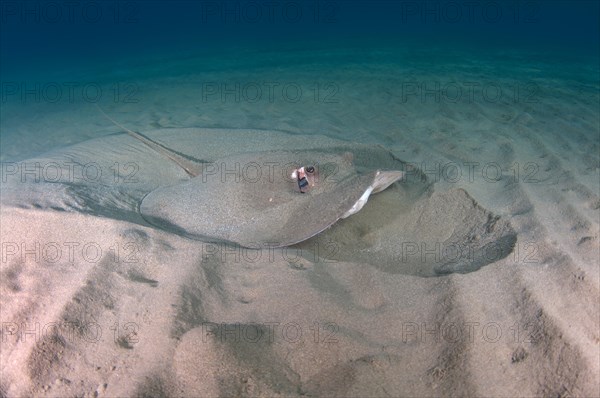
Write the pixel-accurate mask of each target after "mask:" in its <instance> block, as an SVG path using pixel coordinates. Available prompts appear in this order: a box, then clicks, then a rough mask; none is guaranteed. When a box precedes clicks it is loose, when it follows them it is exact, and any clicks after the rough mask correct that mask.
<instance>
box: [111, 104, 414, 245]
mask: <svg viewBox="0 0 600 398" xmlns="http://www.w3.org/2000/svg"><path fill="white" fill-rule="evenodd" d="M101 111H102V110H101ZM102 113H103V114H104V116H105V117H107V118H108V119H109V120H110V121H112V122H113V123H115V124H116V125H117V126H119V127H120V128H122V129H123V130H125V131H126V132H127V133H128V134H129V135H130V136H131V137H133V138H135V139H137V140H139V141H140V142H142V143H144V144H145V145H146V146H148V147H149V148H151V149H152V150H154V151H155V152H156V153H157V154H159V155H162V156H164V157H166V158H168V159H169V160H171V161H172V162H174V163H175V164H177V165H178V166H179V167H181V168H182V169H183V170H184V171H185V172H186V173H187V174H188V175H189V176H190V180H189V181H185V182H182V183H178V184H175V185H169V186H164V187H160V188H157V189H155V190H153V191H151V192H150V193H148V194H147V195H146V196H145V197H144V198H143V200H142V201H141V203H140V206H139V211H140V214H141V215H142V217H143V218H144V219H145V220H146V221H147V222H148V223H150V224H152V225H154V226H157V227H159V228H162V229H167V230H177V231H180V232H182V234H184V235H186V236H188V237H191V238H196V239H200V240H208V241H210V240H218V241H225V242H229V243H234V244H239V245H241V246H244V247H249V248H261V247H265V245H267V246H269V247H283V246H289V245H292V244H295V243H298V242H302V241H304V240H306V239H309V238H311V237H313V236H315V235H316V234H318V233H320V232H322V231H323V230H325V229H327V228H329V227H330V226H331V225H333V224H334V223H335V222H336V221H338V220H340V219H343V218H346V217H349V216H351V215H352V214H355V213H357V212H358V211H360V209H362V208H363V206H364V205H365V204H366V203H367V200H368V198H369V196H370V195H371V194H374V193H378V192H381V191H383V190H384V189H386V188H387V187H389V186H390V185H391V184H393V183H395V182H396V181H398V180H400V179H401V178H402V176H403V175H404V172H403V171H400V170H379V169H376V170H362V171H361V170H359V169H357V168H356V167H355V165H354V164H353V160H354V155H353V154H352V153H351V152H344V153H342V154H338V153H329V152H326V151H319V150H304V151H265V152H254V153H248V154H238V155H234V156H227V157H224V158H221V159H218V160H216V161H213V162H207V161H200V160H196V159H193V158H191V157H189V156H184V155H182V154H180V153H177V152H175V151H173V150H172V149H170V148H168V147H166V146H164V145H161V144H159V143H158V142H156V141H154V140H152V139H150V138H148V137H146V136H145V135H143V134H140V133H138V132H135V131H132V130H130V129H128V128H126V127H124V126H122V125H120V124H119V123H117V122H116V121H115V120H113V119H112V118H110V117H109V116H108V115H106V113H104V111H102ZM302 165H308V167H311V168H312V169H316V170H318V171H315V176H314V177H313V179H312V182H311V189H310V190H309V191H307V192H306V193H305V192H302V191H301V190H300V189H299V188H298V187H297V186H296V182H297V181H296V180H295V178H294V177H292V175H293V173H294V170H296V168H298V167H302Z"/></svg>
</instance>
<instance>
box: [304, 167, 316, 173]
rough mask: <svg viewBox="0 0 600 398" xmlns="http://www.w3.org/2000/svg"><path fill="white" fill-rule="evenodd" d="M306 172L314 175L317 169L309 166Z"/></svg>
mask: <svg viewBox="0 0 600 398" xmlns="http://www.w3.org/2000/svg"><path fill="white" fill-rule="evenodd" d="M306 172H307V173H308V174H312V173H314V172H315V168H314V167H312V166H308V167H307V168H306Z"/></svg>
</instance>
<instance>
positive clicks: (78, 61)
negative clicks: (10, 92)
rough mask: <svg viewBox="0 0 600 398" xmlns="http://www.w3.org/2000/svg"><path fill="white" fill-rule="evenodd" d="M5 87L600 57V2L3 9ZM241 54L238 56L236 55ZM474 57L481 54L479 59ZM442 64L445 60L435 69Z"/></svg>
mask: <svg viewBox="0 0 600 398" xmlns="http://www.w3.org/2000/svg"><path fill="white" fill-rule="evenodd" d="M0 4H1V8H0V12H1V22H2V24H1V26H2V27H1V36H0V43H1V47H0V56H1V63H0V72H1V74H2V79H3V80H6V79H10V78H12V77H14V76H18V75H20V74H26V73H30V72H31V73H36V74H43V73H45V72H52V71H53V70H54V69H59V70H60V69H64V68H76V67H77V66H78V65H82V66H85V65H89V64H93V63H102V64H109V65H110V63H111V62H118V61H122V60H124V59H136V58H138V59H143V58H145V57H150V58H152V57H154V58H156V57H158V58H160V56H162V55H165V56H166V55H168V54H174V53H178V52H179V53H181V52H188V53H190V54H193V55H199V56H202V55H210V54H213V53H219V52H223V51H225V52H227V51H231V52H230V53H229V54H228V55H230V56H234V57H239V60H240V62H243V59H242V58H243V55H242V52H243V51H247V50H251V51H261V50H269V51H293V50H294V49H295V48H297V47H298V46H301V47H302V48H304V49H306V48H310V47H311V46H314V47H315V48H323V47H330V48H332V49H335V48H337V47H340V46H341V47H345V46H353V47H355V48H356V53H355V55H356V57H357V58H359V57H361V56H362V54H361V50H368V49H370V48H372V47H376V46H377V45H379V44H381V43H385V44H387V45H398V46H403V45H408V44H417V45H420V46H433V47H439V48H440V50H451V49H460V50H465V49H466V50H467V51H482V50H484V51H485V50H490V49H521V50H523V51H528V50H531V51H532V52H535V53H539V52H544V53H546V54H547V55H548V57H555V58H556V59H565V58H567V59H587V60H589V61H591V62H595V61H594V60H596V61H597V59H598V56H599V52H600V50H599V40H600V39H599V37H600V30H599V18H600V17H599V14H600V7H599V2H598V1H528V0H524V1H468V0H465V1H460V0H459V1H446V0H441V1H403V0H401V1H389V0H383V1H382V0H375V1H354V0H333V1H329V0H314V1H298V0H291V1H286V0H283V1H281V0H265V1H246V0H243V1H237V0H236V1H231V0H226V1H212V0H211V1H191V0H190V1H168V2H163V1H85V0H83V1H82V0H73V1H10V0H3V1H2V2H1V3H0ZM236 52H237V55H236ZM474 56H476V53H474ZM431 61H432V62H442V61H443V58H442V59H439V60H436V59H432V60H431Z"/></svg>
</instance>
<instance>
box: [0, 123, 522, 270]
mask: <svg viewBox="0 0 600 398" xmlns="http://www.w3.org/2000/svg"><path fill="white" fill-rule="evenodd" d="M113 122H114V121H113ZM114 123H116V122H114ZM117 125H118V126H119V128H120V129H122V130H123V131H120V132H118V133H113V134H109V135H105V136H103V137H99V138H95V139H91V140H87V141H83V142H81V143H78V144H74V145H71V146H68V147H63V148H58V149H56V150H53V151H50V152H48V153H46V154H44V155H41V156H39V157H35V158H33V159H27V160H25V161H22V162H18V163H10V162H2V175H1V177H2V189H0V203H1V205H2V210H3V211H4V210H5V209H6V210H7V211H10V210H9V209H8V208H9V207H13V208H14V207H17V208H22V209H39V210H44V211H51V212H60V211H65V212H67V211H68V212H76V213H81V214H88V215H92V216H96V217H105V218H111V219H115V220H121V221H125V222H128V223H130V224H138V225H142V226H144V227H150V228H155V229H159V230H163V231H166V232H168V233H172V234H176V235H180V236H185V237H188V238H191V239H195V240H198V241H202V242H210V243H225V244H228V245H240V246H243V247H248V248H252V249H255V248H263V247H285V246H290V245H294V246H295V248H296V249H299V250H300V251H301V252H302V253H303V254H301V256H311V255H312V254H311V253H313V252H314V253H313V254H315V256H316V255H318V258H323V259H331V260H341V261H359V262H361V263H366V264H372V265H373V266H375V267H378V268H380V269H381V270H382V271H384V272H390V273H398V272H400V273H405V274H411V275H418V276H435V275H441V274H447V273H454V272H472V271H475V270H477V269H479V268H481V267H482V266H484V265H486V264H489V263H491V262H495V261H497V260H499V259H501V258H504V257H506V256H507V255H508V254H509V253H510V252H511V251H512V248H513V246H514V242H515V241H516V233H515V232H514V230H513V229H512V227H511V225H510V223H509V222H508V220H507V219H506V218H505V217H500V216H497V215H494V214H493V213H491V212H490V211H488V210H486V209H484V208H482V207H481V206H479V205H478V204H477V203H476V202H475V200H474V199H473V198H471V197H470V196H469V195H468V193H467V192H466V191H462V190H456V189H450V190H449V191H447V192H446V191H444V190H438V189H437V188H436V186H434V183H433V182H431V181H430V180H428V179H427V178H426V176H425V175H424V174H423V173H422V172H421V171H419V170H418V168H417V167H415V166H413V165H410V164H407V163H405V162H403V161H401V160H400V159H398V158H397V157H396V156H395V155H394V154H393V153H392V152H391V151H389V150H388V149H387V148H384V147H383V146H380V145H371V144H359V143H355V142H349V141H345V140H342V139H337V138H332V137H327V136H325V135H317V134H314V135H306V134H291V133H286V132H282V131H274V130H256V129H254V130H250V129H214V128H211V129H206V128H160V129H156V130H145V131H144V133H143V134H140V133H137V132H135V131H133V130H130V129H127V128H125V127H123V126H120V125H119V124H118V123H117ZM124 133H126V134H124ZM300 167H305V171H306V172H309V170H311V172H312V171H314V174H312V175H311V178H310V181H309V184H307V185H306V186H305V187H304V188H302V189H300V188H301V187H300V185H299V184H298V180H297V178H298V177H299V176H300V173H299V171H298V169H299V168H300ZM313 169H314V170H313ZM294 171H295V172H296V176H297V178H296V179H295V178H293V177H292V175H293V174H294ZM403 171H405V172H406V174H404V173H403ZM302 191H304V193H302ZM373 194H377V195H375V198H374V199H370V198H371V195H373ZM367 202H368V203H367ZM7 214H9V213H7ZM12 214H14V215H15V216H17V217H25V216H26V214H27V213H26V212H21V211H17V212H15V213H12ZM24 222H26V221H24ZM336 223H337V224H338V225H337V227H335V228H331V227H332V226H333V225H334V224H336ZM128 230H129V229H128ZM133 230H134V231H137V232H138V233H139V234H138V235H139V236H142V237H144V236H146V234H144V232H143V231H139V230H136V229H135V228H133ZM319 247H320V248H321V249H323V250H325V252H323V250H321V249H319ZM432 248H434V249H435V250H436V251H435V253H432ZM438 248H439V250H438ZM286 250H287V249H286ZM465 253H466V255H465V256H464V255H463V254H465Z"/></svg>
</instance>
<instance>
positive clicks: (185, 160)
mask: <svg viewBox="0 0 600 398" xmlns="http://www.w3.org/2000/svg"><path fill="white" fill-rule="evenodd" d="M96 107H97V108H98V110H99V111H100V113H102V115H104V117H105V118H107V119H108V120H110V121H111V122H112V123H113V124H114V125H115V126H117V127H119V128H120V129H123V131H125V132H126V133H127V134H129V135H130V136H131V137H133V138H135V139H136V140H138V141H141V142H143V143H144V144H145V145H146V146H148V147H150V148H151V149H152V150H154V151H155V152H157V153H158V154H160V155H162V156H166V157H167V158H168V159H170V160H171V161H173V162H175V163H176V164H177V165H178V166H179V167H181V168H182V169H183V170H184V171H185V172H186V173H187V174H188V175H189V176H190V177H196V176H197V175H199V174H200V173H202V168H203V164H204V163H206V162H204V161H199V160H196V159H192V158H189V157H186V156H185V155H183V154H180V153H177V152H175V151H174V150H172V149H169V148H167V147H166V146H164V145H162V144H159V143H158V142H156V141H154V140H152V139H150V138H148V137H146V136H145V135H143V134H141V133H138V132H136V131H133V130H131V129H128V128H127V127H125V126H123V125H122V124H121V123H119V122H117V121H116V120H114V119H113V118H112V117H110V116H108V115H107V114H106V112H104V110H103V109H102V108H101V107H100V105H98V104H96Z"/></svg>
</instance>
